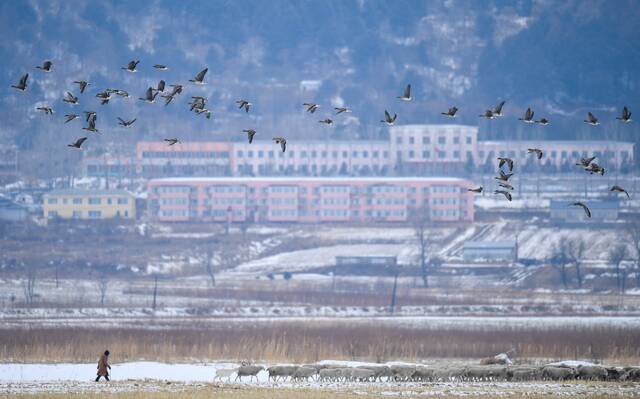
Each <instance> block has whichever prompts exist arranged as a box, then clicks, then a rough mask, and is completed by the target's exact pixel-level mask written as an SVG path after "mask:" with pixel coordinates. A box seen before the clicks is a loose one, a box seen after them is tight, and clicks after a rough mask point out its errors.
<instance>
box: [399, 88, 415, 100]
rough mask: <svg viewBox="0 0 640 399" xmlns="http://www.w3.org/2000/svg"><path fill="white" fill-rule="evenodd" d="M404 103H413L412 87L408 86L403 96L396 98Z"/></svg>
mask: <svg viewBox="0 0 640 399" xmlns="http://www.w3.org/2000/svg"><path fill="white" fill-rule="evenodd" d="M396 98H398V99H400V100H402V101H411V100H413V97H411V85H407V87H405V89H404V93H402V95H401V96H398V97H396Z"/></svg>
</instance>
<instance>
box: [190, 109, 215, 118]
mask: <svg viewBox="0 0 640 399" xmlns="http://www.w3.org/2000/svg"><path fill="white" fill-rule="evenodd" d="M194 111H195V113H196V114H198V115H200V114H204V115H205V116H206V117H207V119H211V111H209V110H208V109H206V108H196V109H194Z"/></svg>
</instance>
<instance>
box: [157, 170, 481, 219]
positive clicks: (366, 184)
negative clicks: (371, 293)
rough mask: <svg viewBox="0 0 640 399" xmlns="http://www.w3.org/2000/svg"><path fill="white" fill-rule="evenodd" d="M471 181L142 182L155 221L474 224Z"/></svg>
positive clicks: (223, 179)
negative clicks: (420, 218) (418, 216)
mask: <svg viewBox="0 0 640 399" xmlns="http://www.w3.org/2000/svg"><path fill="white" fill-rule="evenodd" d="M469 187H471V182H469V181H467V180H464V179H457V178H420V177H391V178H385V177H375V178H374V177H356V178H348V177H331V178H329V177H318V178H314V177H300V178H297V177H262V178H255V177H218V178H164V179H153V180H150V181H149V183H148V193H149V197H148V204H149V216H150V218H151V219H153V220H156V221H162V222H188V221H202V222H226V221H231V222H244V221H250V222H257V223H260V222H262V223H264V222H289V223H293V222H302V223H318V222H356V223H358V222H407V221H409V220H410V218H411V215H412V212H415V211H421V212H427V214H428V215H429V216H430V218H431V220H432V221H435V222H471V221H473V201H472V198H471V193H470V192H469V191H468V190H467V189H468V188H469Z"/></svg>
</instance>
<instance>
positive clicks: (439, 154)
mask: <svg viewBox="0 0 640 399" xmlns="http://www.w3.org/2000/svg"><path fill="white" fill-rule="evenodd" d="M446 155H447V153H446V152H444V151H438V158H440V159H442V158H444V157H445V156H446Z"/></svg>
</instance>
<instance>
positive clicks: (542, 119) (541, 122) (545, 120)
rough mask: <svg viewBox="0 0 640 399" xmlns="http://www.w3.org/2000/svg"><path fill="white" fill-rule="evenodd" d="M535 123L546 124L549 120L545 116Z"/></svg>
mask: <svg viewBox="0 0 640 399" xmlns="http://www.w3.org/2000/svg"><path fill="white" fill-rule="evenodd" d="M535 123H536V124H538V125H542V126H547V125H548V124H549V120H548V119H547V118H540V120H537V121H535Z"/></svg>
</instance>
